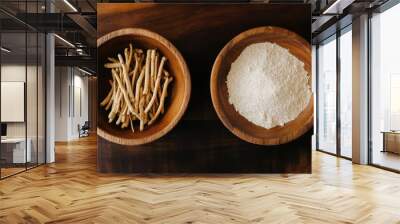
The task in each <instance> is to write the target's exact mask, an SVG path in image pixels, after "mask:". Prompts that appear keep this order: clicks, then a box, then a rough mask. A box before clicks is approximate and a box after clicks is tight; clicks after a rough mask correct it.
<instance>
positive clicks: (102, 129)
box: [97, 28, 191, 145]
mask: <svg viewBox="0 0 400 224" xmlns="http://www.w3.org/2000/svg"><path fill="white" fill-rule="evenodd" d="M130 43H131V44H132V45H133V47H134V48H140V49H143V50H146V49H157V50H158V51H159V52H160V54H161V55H163V56H165V57H166V58H167V62H166V64H165V66H164V68H166V70H168V71H169V73H170V74H171V75H172V76H173V81H172V83H171V86H170V87H169V88H168V96H167V98H166V101H165V106H164V108H165V110H164V113H163V114H161V115H160V116H159V117H158V118H157V120H155V122H154V123H153V124H151V125H148V126H147V125H145V127H144V130H143V131H139V130H138V128H135V132H132V130H131V128H130V127H127V128H124V129H122V128H121V127H120V126H117V125H116V124H115V121H113V122H112V123H109V119H108V115H109V112H110V111H106V110H105V108H104V107H103V106H100V102H101V101H102V100H103V99H104V98H105V97H106V96H107V94H108V93H109V91H110V89H111V86H110V84H109V83H108V82H109V80H112V74H111V71H110V69H107V68H104V64H105V63H107V62H108V61H107V58H108V57H114V58H115V57H116V56H117V54H118V53H121V52H122V55H123V52H124V49H125V48H127V47H128V46H129V44H130ZM97 50H98V74H99V75H98V82H99V83H98V87H99V89H98V100H99V105H98V128H97V134H98V135H99V136H100V137H102V138H104V139H106V140H108V141H110V142H113V143H117V144H121V145H141V144H145V143H149V142H152V141H154V140H157V139H159V138H161V137H162V136H164V135H165V134H167V133H168V132H169V131H170V130H172V129H173V127H174V126H175V125H176V124H177V123H178V122H179V120H180V119H181V118H182V116H183V114H184V112H185V110H186V108H187V106H188V102H189V98H190V91H191V81H190V73H189V69H188V67H187V65H186V62H185V60H184V59H183V57H182V55H181V54H180V53H179V51H178V50H177V49H176V48H175V47H174V46H173V45H172V44H171V43H170V42H169V41H168V40H166V39H165V38H163V37H162V36H160V35H158V34H156V33H154V32H151V31H149V30H145V29H139V28H126V29H121V30H117V31H113V32H111V33H108V34H106V35H104V36H102V37H100V38H99V39H98V40H97ZM135 126H136V125H135ZM136 127H137V126H136Z"/></svg>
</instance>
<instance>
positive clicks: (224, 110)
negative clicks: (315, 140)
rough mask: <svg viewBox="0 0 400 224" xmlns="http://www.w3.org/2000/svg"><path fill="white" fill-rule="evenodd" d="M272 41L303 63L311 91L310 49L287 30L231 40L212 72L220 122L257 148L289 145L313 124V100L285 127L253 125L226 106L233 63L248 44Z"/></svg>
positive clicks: (256, 32) (257, 30)
mask: <svg viewBox="0 0 400 224" xmlns="http://www.w3.org/2000/svg"><path fill="white" fill-rule="evenodd" d="M266 41H268V42H272V43H276V44H278V45H280V46H281V47H284V48H286V49H288V50H289V51H290V53H291V54H293V55H294V56H296V57H297V58H298V59H299V60H301V61H302V62H304V69H305V70H306V71H307V72H308V76H309V77H310V78H309V86H310V88H311V47H310V44H309V43H308V42H307V41H306V40H304V39H303V38H302V37H300V36H299V35H297V34H296V33H293V32H291V31H289V30H286V29H283V28H278V27H271V26H268V27H258V28H254V29H250V30H247V31H245V32H243V33H241V34H239V35H238V36H236V37H235V38H233V39H232V40H231V41H230V42H229V43H228V44H226V45H225V47H224V48H223V49H222V50H221V52H220V53H219V54H218V56H217V58H216V60H215V62H214V66H213V68H212V72H211V80H210V90H211V98H212V102H213V105H214V108H215V111H216V112H217V114H218V117H219V118H220V119H221V121H222V123H223V124H224V125H225V127H226V128H228V129H229V130H230V131H231V132H232V133H233V134H235V135H236V136H237V137H239V138H241V139H242V140H244V141H247V142H250V143H253V144H259V145H279V144H284V143H287V142H290V141H292V140H294V139H296V138H298V137H300V136H301V135H303V134H304V133H305V132H307V131H308V130H309V129H310V128H311V127H312V125H313V100H312V99H313V98H312V97H311V98H310V102H309V103H308V105H307V107H306V108H305V109H304V110H303V111H302V112H301V113H300V114H299V115H298V116H297V118H296V119H295V120H293V121H290V122H288V123H286V124H285V125H284V126H277V127H274V128H270V129H266V128H263V127H260V126H258V125H255V124H253V123H251V122H250V121H248V120H247V119H246V118H244V117H243V116H242V115H240V114H239V113H238V112H236V110H235V108H234V107H233V105H231V104H230V103H229V98H228V87H227V85H226V78H227V75H228V73H229V70H230V66H231V64H232V62H234V61H235V60H236V58H237V57H238V56H239V55H240V53H241V52H242V51H243V50H244V48H246V47H247V46H248V45H250V44H254V43H260V42H266Z"/></svg>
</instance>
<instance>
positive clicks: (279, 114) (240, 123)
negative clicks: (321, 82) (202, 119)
mask: <svg viewBox="0 0 400 224" xmlns="http://www.w3.org/2000/svg"><path fill="white" fill-rule="evenodd" d="M261 43H263V44H264V45H262V44H261ZM260 44H261V45H260ZM260 46H261V47H263V46H265V47H266V49H275V50H277V52H278V53H279V52H283V53H284V54H282V55H283V56H285V57H286V58H285V57H283V56H282V58H279V57H280V54H277V53H275V52H274V53H273V54H271V55H264V54H265V53H264V52H263V50H262V49H261V50H260ZM268 47H269V48H268ZM250 48H252V49H250ZM253 52H255V53H257V52H258V53H259V54H260V55H261V56H262V57H261V56H258V55H251V54H252V53H253ZM242 53H243V55H242ZM246 57H248V58H246ZM263 57H265V58H266V60H267V61H269V63H270V64H269V66H270V67H272V68H275V67H278V69H279V68H280V69H281V70H282V69H285V68H286V67H289V68H286V70H287V74H286V75H287V77H284V75H285V73H284V72H280V71H279V70H278V71H276V72H275V73H274V76H272V73H271V76H272V77H273V78H275V79H276V80H275V81H271V82H269V81H266V80H265V79H264V75H263V74H262V73H261V75H257V72H256V71H254V70H257V71H258V72H265V71H273V70H271V69H272V68H265V67H266V65H268V64H267V63H266V65H264V64H262V63H259V64H260V65H259V66H260V67H261V68H260V69H259V68H258V67H257V66H258V64H257V61H258V62H260V60H261V59H260V58H263ZM253 59H254V60H253ZM289 59H290V60H289ZM254 61H256V62H254ZM244 62H248V64H251V66H253V67H251V66H250V67H249V68H246V67H245V66H246V64H244ZM261 62H262V61H261ZM240 63H242V64H240ZM286 63H289V64H286ZM296 63H297V64H296ZM294 64H296V65H294ZM299 65H301V67H302V68H301V69H302V72H297V70H293V69H300V68H299V67H300V66H299ZM296 66H297V67H296ZM293 67H295V68H293ZM234 69H236V70H239V72H236V73H235V71H233V70H234ZM246 69H247V70H246ZM240 71H242V73H243V74H242V73H240ZM243 71H249V72H243ZM299 71H300V70H299ZM251 72H252V73H255V75H253V74H252V73H251ZM247 73H249V74H250V73H251V74H252V75H251V76H250V75H249V74H247ZM299 73H302V75H303V76H301V74H299ZM244 75H247V76H244ZM267 75H268V73H267ZM244 77H247V78H246V79H247V80H246V79H245V78H244ZM250 77H251V79H250ZM253 77H254V78H253ZM228 78H229V79H228ZM257 78H259V79H257ZM233 79H234V80H233ZM297 79H298V80H297ZM232 80H233V81H232ZM287 80H289V81H287ZM260 81H262V82H260ZM282 82H283V84H281V83H282ZM232 83H233V84H232ZM274 83H275V84H274ZM301 83H303V86H300V84H301ZM246 85H247V86H246ZM253 86H254V87H253ZM235 88H236V89H235ZM253 89H254V90H253ZM210 90H211V97H212V102H213V105H214V108H215V111H216V112H217V115H218V117H219V118H220V120H221V121H222V122H223V124H224V125H225V127H226V128H228V129H229V130H230V131H231V132H232V133H233V134H235V135H236V136H237V137H239V138H241V139H242V140H244V141H247V142H250V143H253V144H259V145H279V144H284V143H287V142H290V141H292V140H295V139H297V138H298V137H300V136H302V135H303V134H305V133H306V132H307V131H308V130H309V129H310V128H311V127H312V125H313V97H312V93H311V47H310V44H309V43H308V42H307V41H306V40H304V39H303V38H302V37H300V36H299V35H297V34H296V33H294V32H291V31H289V30H286V29H283V28H279V27H271V26H267V27H258V28H254V29H250V30H247V31H245V32H243V33H240V34H239V35H237V36H236V37H235V38H233V39H232V40H231V41H230V42H229V43H227V44H226V45H225V47H224V48H223V49H222V50H221V52H220V53H219V54H218V56H217V58H216V60H215V62H214V65H213V68H212V73H211V80H210ZM257 90H258V91H260V92H259V93H258V92H257ZM246 94H247V95H246ZM262 94H264V95H266V97H264V98H263V97H260V95H262ZM268 94H270V95H268ZM245 96H249V97H248V98H245ZM298 104H301V105H298ZM246 107H247V108H246ZM285 108H288V109H287V110H285ZM239 111H240V112H239ZM267 112H271V114H268V113H267ZM252 115H254V116H252ZM253 117H254V119H253ZM264 117H265V121H264V120H262V119H260V118H264ZM250 120H251V121H250ZM271 121H272V122H271ZM277 124H278V125H277Z"/></svg>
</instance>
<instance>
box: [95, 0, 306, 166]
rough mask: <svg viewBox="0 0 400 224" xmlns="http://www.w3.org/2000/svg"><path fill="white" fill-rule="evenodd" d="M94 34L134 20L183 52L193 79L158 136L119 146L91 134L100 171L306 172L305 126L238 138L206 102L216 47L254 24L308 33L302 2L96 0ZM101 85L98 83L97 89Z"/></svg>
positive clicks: (133, 24)
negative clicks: (265, 138) (276, 139)
mask: <svg viewBox="0 0 400 224" xmlns="http://www.w3.org/2000/svg"><path fill="white" fill-rule="evenodd" d="M97 19H98V23H97V24H98V36H102V35H104V34H106V33H109V32H111V31H113V30H117V29H121V28H127V27H134V28H135V27H136V28H145V29H149V30H151V31H153V32H156V33H158V34H160V35H162V36H163V37H165V38H167V39H168V40H169V41H171V43H172V44H174V46H175V47H176V48H177V49H178V50H179V51H180V52H181V53H182V55H183V57H184V59H185V61H186V63H187V64H188V67H189V70H190V73H191V79H192V94H191V99H190V102H189V105H188V109H187V111H186V113H185V115H184V117H183V118H182V120H181V121H180V122H179V123H178V125H177V126H176V127H175V128H174V129H173V130H172V131H171V132H169V133H168V134H167V135H165V136H164V137H162V138H160V139H158V140H157V141H155V142H153V143H150V144H146V145H142V146H135V147H125V146H121V145H117V144H113V143H110V142H108V141H106V140H104V139H102V138H100V137H99V138H98V160H97V161H98V170H99V171H101V172H154V173H177V172H185V173H193V172H196V173H210V172H218V173H221V172H226V173H278V172H290V173H304V172H306V173H309V172H311V134H312V130H310V131H309V132H307V133H306V134H304V135H303V136H301V137H300V138H298V139H297V140H296V141H293V142H290V143H287V144H283V145H280V146H279V147H277V146H259V145H254V144H250V143H247V142H244V141H242V140H240V139H239V138H237V137H236V136H234V135H233V134H232V133H230V132H229V130H227V129H226V128H225V127H224V126H223V124H222V123H221V121H220V120H219V119H218V117H217V115H216V113H215V111H214V109H213V106H212V102H211V96H210V76H211V70H212V65H213V63H214V60H215V58H216V57H217V55H218V53H219V52H220V50H221V49H222V48H223V47H224V46H225V44H226V43H228V42H229V41H230V40H231V39H232V38H233V37H235V36H236V35H238V34H239V33H241V32H243V31H245V30H248V29H251V28H254V27H260V26H278V27H282V28H286V29H289V30H291V31H293V32H295V33H297V34H298V35H300V36H302V37H303V38H304V39H305V40H307V41H308V42H310V38H311V13H310V8H309V6H308V5H303V4H298V5H296V4H295V5H293V4H290V5H284V4H154V3H153V4H144V3H143V4H137V3H136V4H107V3H104V4H98V17H97ZM101 91H105V90H104V89H103V87H102V86H99V95H101V94H100V92H101Z"/></svg>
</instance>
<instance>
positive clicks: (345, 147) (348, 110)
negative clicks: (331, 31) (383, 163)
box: [340, 30, 352, 158]
mask: <svg viewBox="0 0 400 224" xmlns="http://www.w3.org/2000/svg"><path fill="white" fill-rule="evenodd" d="M351 42H352V35H351V30H350V31H348V32H346V33H344V34H343V35H341V36H340V153H341V155H342V156H346V157H349V158H351V156H352V155H351V154H352V150H351V141H352V125H351V124H352V100H351V99H352V66H351V64H352V44H351Z"/></svg>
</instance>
